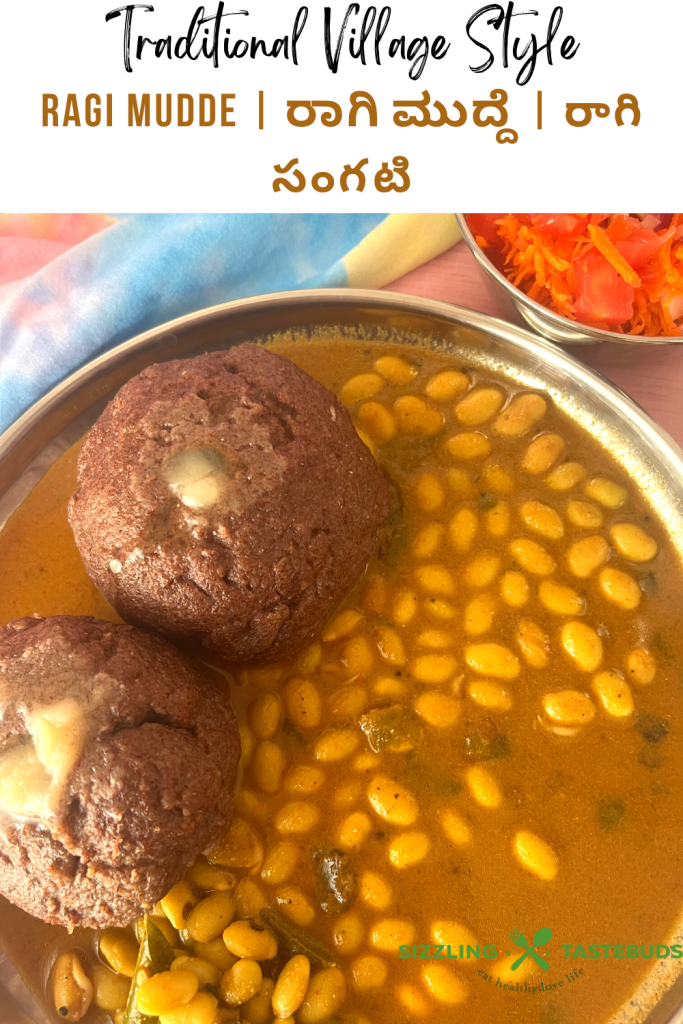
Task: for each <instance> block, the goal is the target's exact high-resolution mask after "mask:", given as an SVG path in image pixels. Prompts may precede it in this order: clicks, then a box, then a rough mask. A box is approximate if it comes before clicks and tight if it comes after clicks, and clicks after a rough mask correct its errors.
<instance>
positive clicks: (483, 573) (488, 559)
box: [465, 551, 501, 588]
mask: <svg viewBox="0 0 683 1024" xmlns="http://www.w3.org/2000/svg"><path fill="white" fill-rule="evenodd" d="M500 565H501V562H500V558H499V557H498V555H494V554H493V553H492V552H490V551H482V552H481V554H479V555H476V556H475V557H474V558H473V559H472V560H471V561H470V562H468V564H467V566H466V567H465V583H466V584H467V586H468V587H477V588H482V587H488V586H489V585H490V584H491V583H493V581H494V579H495V578H496V576H497V575H498V573H499V572H500Z"/></svg>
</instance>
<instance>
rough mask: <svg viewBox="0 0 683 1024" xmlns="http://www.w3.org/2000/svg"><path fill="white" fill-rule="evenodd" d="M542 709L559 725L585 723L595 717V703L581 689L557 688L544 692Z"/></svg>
mask: <svg viewBox="0 0 683 1024" xmlns="http://www.w3.org/2000/svg"><path fill="white" fill-rule="evenodd" d="M543 710H544V711H545V713H546V715H547V716H548V718H550V719H551V720H552V721H553V722H558V723H559V724H560V725H587V724H588V722H591V721H592V720H593V718H594V717H595V705H594V704H593V701H592V700H591V699H590V697H588V696H586V694H585V693H582V692H581V690H559V691H557V692H556V693H546V694H545V696H544V697H543Z"/></svg>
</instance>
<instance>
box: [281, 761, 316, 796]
mask: <svg viewBox="0 0 683 1024" xmlns="http://www.w3.org/2000/svg"><path fill="white" fill-rule="evenodd" d="M324 782H325V773H324V772H323V771H322V770H321V769H320V768H317V767H316V766H315V765H311V764H295V765H292V767H291V768H290V769H289V771H288V772H287V774H286V775H285V779H284V783H283V788H284V789H285V791H286V792H287V793H298V794H300V795H301V796H310V795H311V793H317V792H318V790H319V789H320V788H321V787H322V785H323V783H324Z"/></svg>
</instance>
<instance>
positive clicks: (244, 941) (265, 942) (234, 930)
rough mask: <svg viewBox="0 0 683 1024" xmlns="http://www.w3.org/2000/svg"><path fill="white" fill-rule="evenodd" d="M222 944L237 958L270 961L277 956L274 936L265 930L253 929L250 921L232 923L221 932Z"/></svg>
mask: <svg viewBox="0 0 683 1024" xmlns="http://www.w3.org/2000/svg"><path fill="white" fill-rule="evenodd" d="M223 942H224V943H225V945H226V946H227V948H228V949H229V951H230V952H231V953H234V954H235V956H238V957H242V958H244V957H249V958H251V959H252V960H272V959H273V957H274V956H277V941H276V939H275V938H274V936H273V935H271V933H270V932H269V931H268V930H267V929H266V928H262V929H261V928H255V927H254V926H253V925H252V924H251V922H250V921H233V922H232V924H230V925H228V927H227V928H226V929H225V931H224V932H223ZM235 966H237V965H236V964H235Z"/></svg>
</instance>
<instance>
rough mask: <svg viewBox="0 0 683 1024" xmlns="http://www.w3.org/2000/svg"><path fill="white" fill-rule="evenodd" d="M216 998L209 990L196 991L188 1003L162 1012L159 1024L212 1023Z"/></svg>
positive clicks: (214, 1016)
mask: <svg viewBox="0 0 683 1024" xmlns="http://www.w3.org/2000/svg"><path fill="white" fill-rule="evenodd" d="M217 1013H218V1000H217V999H216V997H215V995H213V993H211V992H206V991H203V992H197V994H196V996H194V997H193V998H192V999H191V1000H190V1001H189V1003H187V1004H186V1005H185V1006H181V1007H180V1009H178V1010H172V1011H171V1012H170V1013H163V1014H162V1015H161V1016H160V1017H159V1024H214V1021H215V1020H216V1019H217Z"/></svg>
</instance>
